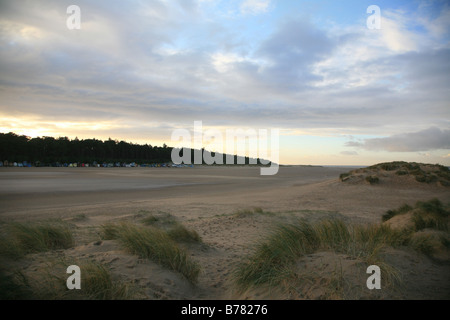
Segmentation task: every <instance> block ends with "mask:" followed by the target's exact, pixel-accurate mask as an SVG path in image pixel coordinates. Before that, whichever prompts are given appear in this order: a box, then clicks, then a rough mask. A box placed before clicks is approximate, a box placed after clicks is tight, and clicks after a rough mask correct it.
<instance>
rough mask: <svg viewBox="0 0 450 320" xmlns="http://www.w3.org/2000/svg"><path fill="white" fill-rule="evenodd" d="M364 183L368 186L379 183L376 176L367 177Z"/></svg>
mask: <svg viewBox="0 0 450 320" xmlns="http://www.w3.org/2000/svg"><path fill="white" fill-rule="evenodd" d="M366 181H367V182H368V183H370V184H376V183H379V182H380V179H379V178H378V177H377V176H367V177H366Z"/></svg>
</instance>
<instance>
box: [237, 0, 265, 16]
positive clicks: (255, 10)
mask: <svg viewBox="0 0 450 320" xmlns="http://www.w3.org/2000/svg"><path fill="white" fill-rule="evenodd" d="M269 6H270V0H244V1H243V2H242V3H241V5H240V10H241V13H242V14H261V13H265V12H267V11H268V10H269Z"/></svg>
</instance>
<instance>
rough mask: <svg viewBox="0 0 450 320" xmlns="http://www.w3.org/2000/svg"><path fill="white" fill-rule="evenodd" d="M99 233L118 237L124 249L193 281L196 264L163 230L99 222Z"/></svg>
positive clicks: (197, 267)
mask: <svg viewBox="0 0 450 320" xmlns="http://www.w3.org/2000/svg"><path fill="white" fill-rule="evenodd" d="M103 233H104V234H105V235H106V238H107V239H117V240H118V241H120V243H121V244H122V245H123V246H124V248H125V249H126V250H127V251H128V252H130V253H132V254H136V255H138V256H139V257H141V258H146V259H149V260H152V261H154V262H156V263H158V264H160V265H162V266H164V267H167V268H169V269H171V270H173V271H177V272H179V273H181V274H182V275H183V276H184V277H185V278H186V279H187V280H189V281H190V282H193V283H195V282H196V280H197V277H198V275H199V273H200V266H199V265H198V264H197V263H196V262H194V261H192V260H191V259H190V257H189V254H188V252H187V251H186V250H185V249H183V248H181V247H179V246H178V244H177V243H176V242H175V241H174V240H173V239H172V238H171V237H170V236H169V235H168V234H167V232H165V231H163V230H161V229H158V228H155V227H151V226H149V227H144V226H138V225H134V224H131V223H121V224H117V225H112V224H109V225H105V226H103Z"/></svg>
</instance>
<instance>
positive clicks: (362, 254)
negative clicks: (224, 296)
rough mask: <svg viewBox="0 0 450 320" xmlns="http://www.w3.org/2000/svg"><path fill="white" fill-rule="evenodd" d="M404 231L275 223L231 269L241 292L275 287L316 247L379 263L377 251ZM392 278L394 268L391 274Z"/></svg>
mask: <svg viewBox="0 0 450 320" xmlns="http://www.w3.org/2000/svg"><path fill="white" fill-rule="evenodd" d="M406 241H407V234H406V233H405V232H401V231H396V230H392V229H390V228H389V227H387V226H384V225H370V226H359V225H348V224H346V223H344V222H343V221H342V220H339V219H327V220H322V221H320V222H318V223H316V224H314V225H313V224H310V223H308V222H306V221H304V220H300V221H298V222H297V223H295V224H285V225H280V226H278V227H277V228H276V229H275V230H274V231H273V233H272V234H271V235H270V236H269V237H268V239H266V240H263V241H261V242H260V243H258V244H257V245H256V248H255V252H254V253H253V254H252V255H250V256H248V257H247V258H245V259H244V261H243V262H242V263H241V264H240V265H239V266H238V267H237V268H236V270H235V271H234V280H235V283H236V285H237V287H238V289H239V290H240V291H241V292H243V291H245V290H248V289H252V288H257V287H261V286H266V287H269V289H273V288H276V287H278V286H280V285H283V284H286V283H289V282H290V281H291V280H292V279H295V278H296V275H295V273H296V272H295V268H294V267H295V262H296V261H297V260H298V259H299V258H301V257H303V256H305V255H308V254H311V253H314V252H317V251H319V250H322V251H326V250H331V251H334V252H336V253H345V254H348V255H350V256H351V257H357V258H359V259H362V260H363V261H366V262H367V263H369V264H382V263H383V261H382V259H381V256H380V254H379V253H380V252H381V250H382V249H383V248H385V247H387V246H398V245H402V244H404V243H405V242H406ZM391 275H392V278H391V279H394V278H395V276H394V275H395V271H393V272H392V273H391Z"/></svg>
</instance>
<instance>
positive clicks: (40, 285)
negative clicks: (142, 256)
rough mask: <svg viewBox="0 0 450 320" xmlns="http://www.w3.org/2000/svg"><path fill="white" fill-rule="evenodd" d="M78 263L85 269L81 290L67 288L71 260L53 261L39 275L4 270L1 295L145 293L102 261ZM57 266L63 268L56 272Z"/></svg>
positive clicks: (12, 297)
mask: <svg viewBox="0 0 450 320" xmlns="http://www.w3.org/2000/svg"><path fill="white" fill-rule="evenodd" d="M72 263H73V261H72ZM76 264H77V265H78V266H79V267H80V270H81V278H80V280H81V289H79V290H69V289H67V286H66V281H67V275H66V274H65V272H64V268H66V266H67V262H66V263H62V262H59V263H57V264H56V265H52V266H51V267H49V270H40V271H38V276H37V277H35V276H34V277H33V278H31V277H29V276H26V275H25V274H24V273H22V272H20V271H16V272H15V273H13V274H7V273H6V272H4V271H0V299H2V300H66V299H69V300H128V299H135V298H137V297H140V296H142V294H141V293H140V292H139V290H138V289H137V288H136V287H135V286H134V285H133V284H131V283H126V282H124V281H122V280H121V279H118V278H116V277H113V275H112V274H111V271H110V270H109V269H108V268H107V267H105V266H104V265H102V264H100V263H98V262H94V261H87V262H77V263H76ZM55 270H58V271H59V272H58V273H56V274H55V272H54V271H55ZM61 275H63V276H61Z"/></svg>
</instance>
